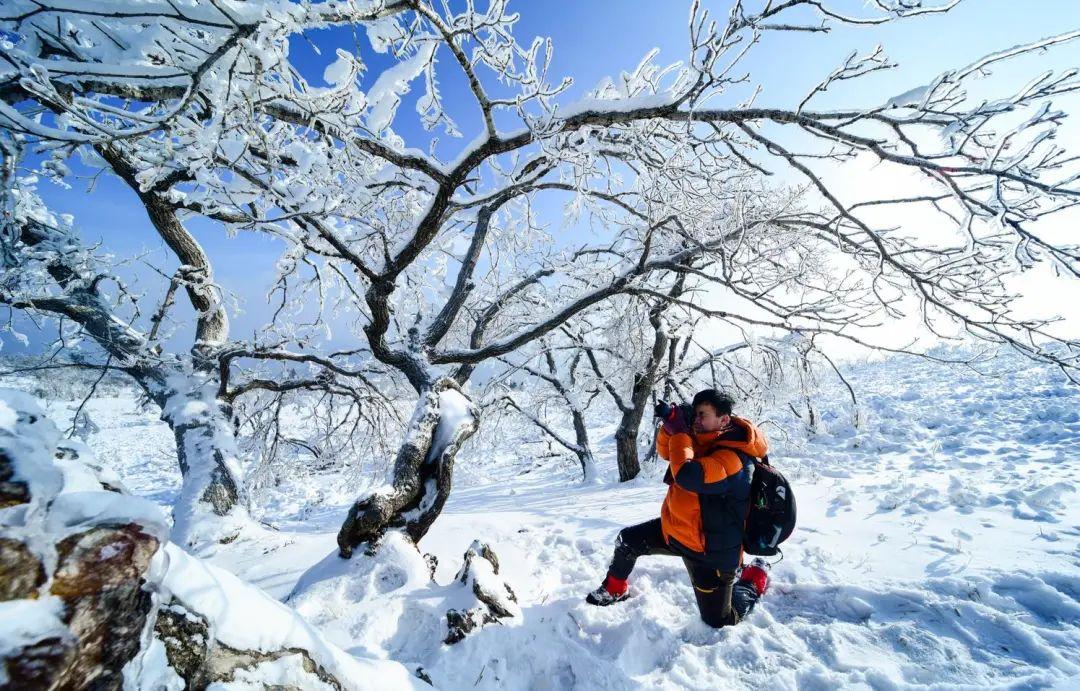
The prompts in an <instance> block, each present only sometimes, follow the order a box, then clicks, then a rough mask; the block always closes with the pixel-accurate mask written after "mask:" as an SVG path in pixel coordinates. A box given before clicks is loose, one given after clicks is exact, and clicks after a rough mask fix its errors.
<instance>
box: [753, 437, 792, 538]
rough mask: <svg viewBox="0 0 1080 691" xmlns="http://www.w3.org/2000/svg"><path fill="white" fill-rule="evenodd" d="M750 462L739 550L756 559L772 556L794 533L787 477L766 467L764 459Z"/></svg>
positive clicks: (766, 460) (766, 459) (767, 463)
mask: <svg viewBox="0 0 1080 691" xmlns="http://www.w3.org/2000/svg"><path fill="white" fill-rule="evenodd" d="M753 461H754V477H753V479H751V480H750V509H749V511H747V514H746V524H745V526H746V527H745V529H744V530H743V550H744V551H745V552H746V553H747V554H753V555H756V556H759V557H772V556H775V555H776V553H777V552H779V551H780V548H779V547H778V545H779V544H780V543H781V542H783V541H784V540H786V539H788V536H790V535H791V531H793V530H795V493H794V492H792V491H791V485H790V484H789V483H788V481H787V478H785V477H784V476H783V475H782V474H781V473H780V471H778V470H777V469H776V468H773V467H772V466H771V465H769V457H768V456H764V457H762V458H761V460H758V459H756V458H754V459H753Z"/></svg>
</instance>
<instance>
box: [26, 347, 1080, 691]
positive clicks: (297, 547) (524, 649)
mask: <svg viewBox="0 0 1080 691" xmlns="http://www.w3.org/2000/svg"><path fill="white" fill-rule="evenodd" d="M988 369H989V375H990V376H981V375H977V374H974V373H972V372H969V371H965V370H957V369H953V368H947V367H944V366H941V365H935V364H932V363H928V362H925V361H921V360H915V359H906V358H892V359H889V360H885V361H882V362H878V363H872V364H863V365H860V366H857V367H849V369H848V372H849V373H850V375H851V376H850V377H849V378H850V380H851V382H852V383H853V385H854V386H855V388H856V390H857V392H858V394H859V397H860V403H861V407H862V411H863V418H864V419H863V424H862V425H861V428H860V429H858V430H856V429H853V428H852V426H851V423H850V420H848V419H845V418H843V417H842V416H835V417H830V416H828V415H825V416H823V419H824V421H823V423H822V425H823V428H822V429H821V430H820V431H819V433H818V434H816V435H808V434H807V432H806V431H805V430H804V429H802V428H800V427H796V426H795V425H794V424H793V423H792V421H791V420H787V421H786V425H787V427H788V433H789V436H788V438H786V439H785V438H784V435H782V434H781V433H779V432H778V431H777V429H776V427H775V426H768V427H766V430H767V433H768V434H769V435H770V436H771V437H772V439H773V442H774V443H773V448H774V450H775V451H774V453H773V454H772V458H773V462H774V464H775V465H777V466H778V467H779V468H780V469H781V470H783V471H784V472H785V473H786V474H787V475H788V477H789V479H790V480H791V482H792V484H793V486H794V487H795V490H796V492H797V497H798V502H799V512H800V513H799V525H798V528H797V529H796V532H795V534H794V535H793V536H792V538H791V540H790V541H789V542H788V543H786V544H785V558H784V559H783V560H782V561H780V562H779V563H777V564H776V565H775V566H774V568H773V570H772V581H771V588H770V590H769V592H768V593H767V594H766V596H765V597H764V598H763V599H762V600H761V602H760V603H759V605H758V607H757V609H756V610H755V611H754V612H753V613H752V614H751V616H750V617H749V618H748V619H747V620H746V621H745V622H743V623H741V624H740V625H738V626H736V627H733V628H728V629H720V630H713V629H711V628H709V627H707V626H705V625H704V624H702V623H701V622H700V621H698V617H697V611H696V608H695V605H694V599H693V594H692V591H691V588H690V585H689V583H688V581H687V578H686V575H685V572H684V569H683V566H682V564H681V562H679V561H678V560H675V559H670V558H663V557H651V558H650V557H646V558H643V559H642V560H641V561H640V562H639V564H638V569H637V571H636V572H635V573H634V574H633V576H632V577H631V589H632V593H633V597H632V598H631V599H630V600H628V601H627V602H624V603H620V604H619V605H616V606H613V607H609V608H604V609H600V608H593V607H589V606H587V605H586V604H585V603H584V602H583V597H584V595H585V594H586V593H587V592H588V591H589V590H591V589H592V588H593V587H595V586H596V585H597V584H598V583H599V581H600V579H601V578H602V577H603V574H604V572H605V568H606V564H607V560H608V558H609V556H610V550H611V547H612V543H613V540H614V537H615V534H616V533H617V531H618V530H619V529H620V528H621V527H623V526H625V525H628V524H632V523H635V522H640V521H644V520H648V519H650V518H653V517H655V516H656V515H657V514H658V511H659V506H660V502H661V500H662V497H663V494H664V491H665V487H664V486H663V484H662V483H661V482H660V476H661V475H662V471H663V468H662V467H660V466H659V465H652V466H649V467H648V468H646V470H645V472H644V474H643V476H642V477H640V478H638V479H637V480H635V481H633V482H630V483H626V484H624V485H619V484H618V483H615V482H614V481H612V480H611V476H612V475H613V472H614V469H613V465H614V461H613V459H612V457H611V453H612V449H611V448H610V447H611V443H610V441H609V440H603V437H602V435H601V431H602V430H597V435H596V438H597V439H598V440H603V441H602V442H601V443H599V444H598V445H597V446H598V447H601V448H600V449H598V450H601V451H603V453H604V455H603V456H601V458H600V464H601V466H602V470H603V472H604V473H605V478H606V479H605V481H604V482H600V483H596V484H589V485H582V484H580V482H578V481H577V480H576V479H575V476H574V464H573V462H571V461H570V460H567V461H565V462H563V463H562V464H561V465H560V464H559V463H558V462H550V463H549V464H547V465H543V464H537V463H536V462H535V461H534V459H532V458H527V457H523V456H522V454H521V452H520V449H521V440H515V439H510V438H507V439H505V445H504V447H503V448H498V449H489V448H486V447H481V445H473V446H471V447H470V446H467V447H466V449H465V452H464V453H463V455H462V457H461V458H460V459H459V461H458V464H459V472H458V478H457V479H458V484H457V487H456V488H455V491H454V493H453V495H452V497H451V500H450V502H449V504H448V505H447V507H446V510H445V512H444V514H443V515H442V516H441V517H440V518H439V519H438V521H437V522H436V524H435V526H434V528H433V529H432V531H431V532H430V533H429V534H428V535H427V536H426V538H425V539H424V540H423V541H422V542H421V545H420V546H421V548H422V550H423V551H425V552H428V553H431V554H434V555H435V556H436V557H437V558H438V560H439V565H438V570H437V573H436V583H430V582H428V581H427V579H426V578H413V577H412V576H413V575H415V573H414V571H413V569H423V561H422V559H420V557H419V556H418V555H410V554H408V553H407V552H408V551H407V550H404V551H398V552H395V551H394V550H386V551H384V553H382V554H380V556H379V558H378V559H375V560H371V559H367V560H366V561H365V559H366V558H365V557H364V556H362V555H357V557H355V558H354V559H353V560H352V562H350V563H349V564H347V565H342V564H341V563H340V562H339V560H338V559H337V557H336V556H333V555H332V553H333V552H334V548H335V543H334V534H335V532H336V530H337V528H338V527H339V525H340V521H341V519H342V517H343V515H344V512H345V510H346V508H347V504H348V502H349V501H350V500H351V499H353V498H354V497H355V493H356V491H357V489H358V486H357V483H358V480H357V478H340V477H325V476H319V475H313V474H305V473H298V474H297V476H296V479H295V480H294V481H293V482H284V483H283V484H282V485H281V486H279V487H277V488H276V489H274V490H272V491H266V492H263V493H262V495H261V496H262V497H263V504H262V505H261V506H260V507H257V509H258V510H257V511H256V515H259V516H260V517H261V518H262V519H263V520H264V521H266V522H268V523H270V524H272V525H273V526H275V527H276V528H277V530H268V531H267V533H266V538H265V540H263V541H260V542H257V543H250V542H249V543H242V544H234V545H221V546H218V547H216V548H215V550H216V552H211V553H210V554H209V558H210V560H211V561H213V562H215V563H216V564H217V565H219V566H223V567H225V568H227V569H230V570H232V571H233V572H235V573H236V574H237V575H239V576H240V577H241V578H243V579H245V580H248V581H251V582H254V583H256V584H258V585H260V586H261V587H263V588H265V589H267V590H268V591H269V592H270V593H271V594H273V595H274V596H276V597H278V598H280V599H288V601H289V604H291V605H293V606H294V607H296V608H297V609H298V610H299V611H300V613H301V614H302V615H304V616H305V617H306V618H307V619H308V621H309V622H310V623H313V624H315V625H316V626H317V627H318V628H320V629H321V630H322V632H323V633H324V634H325V635H326V636H327V638H328V639H329V640H331V641H332V642H333V643H336V644H337V645H338V646H340V647H342V648H344V649H345V650H347V651H349V652H352V653H354V654H357V655H361V656H364V657H374V658H391V659H393V660H396V661H399V662H402V663H405V664H406V665H407V666H409V667H410V668H411V669H416V668H418V667H422V668H423V670H424V673H425V674H427V675H428V676H430V678H431V680H432V681H433V682H434V684H435V685H436V686H437V687H440V688H447V689H458V688H478V689H483V688H490V689H496V688H498V689H503V688H506V689H569V688H582V689H594V688H612V689H622V688H638V687H648V688H681V687H685V688H701V689H705V688H727V687H733V688H749V687H756V688H762V687H765V688H796V687H797V688H836V687H841V686H843V687H849V688H850V687H860V686H862V687H871V688H898V687H908V686H947V687H954V686H961V687H972V688H974V687H983V688H985V687H1001V686H1010V687H1024V688H1028V687H1035V688H1042V687H1055V688H1062V689H1064V688H1078V687H1080V505H1078V499H1080V494H1078V490H1080V388H1078V387H1076V386H1073V385H1070V384H1068V383H1067V382H1066V381H1065V380H1064V378H1063V377H1062V376H1061V375H1060V374H1059V373H1057V371H1056V370H1053V369H1051V368H1047V367H1044V366H1041V365H1034V364H1031V363H1030V362H1028V361H1026V360H1022V359H1019V358H1016V357H1012V356H1003V357H1001V358H999V359H998V360H996V361H994V362H993V363H992V364H990V365H989V366H988ZM9 384H10V382H9ZM27 385H28V384H26V383H25V382H24V386H27ZM828 395H833V394H828ZM835 396H837V397H839V396H840V393H839V392H835ZM825 400H826V399H823V401H825ZM50 404H51V413H52V414H53V416H54V417H55V418H56V419H57V421H58V423H59V424H60V425H61V427H63V425H65V424H66V422H67V420H68V419H69V418H70V415H71V412H72V411H73V410H74V408H75V407H76V406H77V405H78V401H52V402H50ZM88 409H89V411H90V415H91V417H92V419H93V420H94V421H95V423H96V424H97V425H98V426H99V427H100V431H99V432H97V433H94V434H92V435H91V436H90V437H89V439H88V443H89V445H90V446H91V447H92V448H93V449H94V450H95V451H96V452H97V455H98V458H99V459H100V460H102V461H103V462H105V463H106V464H108V465H111V466H112V468H113V469H114V470H115V471H116V472H117V473H118V474H119V475H120V477H121V479H122V480H123V482H124V484H125V485H126V486H127V487H128V488H129V489H130V490H131V491H133V492H134V493H137V494H140V495H142V496H145V497H148V498H150V499H152V500H154V501H156V502H158V503H161V504H162V505H163V506H167V505H168V503H169V502H170V501H171V500H172V499H173V498H174V497H175V495H176V492H177V491H178V488H179V474H178V472H177V470H176V468H175V461H174V460H173V459H172V458H171V457H170V441H171V439H170V433H169V431H168V429H167V428H166V427H164V426H163V425H162V424H161V423H160V422H158V421H157V420H156V418H155V416H154V414H153V413H149V412H139V411H138V409H137V407H136V404H135V401H134V398H133V397H130V396H126V395H120V396H119V397H112V398H102V399H100V400H95V401H91V402H90V403H89V405H88ZM778 420H780V418H778ZM525 470H529V472H527V473H526V472H523V471H525ZM477 538H479V539H482V540H483V541H485V542H487V543H488V544H490V546H491V547H492V548H493V549H494V551H495V552H496V554H497V555H498V557H499V561H500V564H501V567H502V568H501V571H500V576H501V577H504V578H505V579H506V580H507V581H508V582H509V583H510V584H511V585H512V586H513V588H514V590H515V592H516V595H517V605H518V607H519V608H520V615H519V616H516V617H513V618H511V619H508V620H504V623H503V624H502V625H492V626H488V627H486V628H484V629H482V630H480V631H478V632H475V633H473V634H472V635H470V636H469V637H467V638H466V639H465V640H464V641H462V642H460V643H458V644H456V645H453V646H446V645H443V644H442V643H441V640H442V638H443V637H444V635H445V619H444V616H443V613H444V612H445V609H446V606H447V602H448V599H452V596H453V594H452V591H451V590H449V589H448V588H447V586H448V585H450V584H451V583H452V581H453V579H454V576H455V574H456V573H457V571H458V569H459V567H460V566H461V560H462V554H463V553H464V552H465V550H466V549H467V548H468V546H469V545H470V543H472V541H473V540H474V539H477ZM298 582H299V583H300V584H301V585H300V586H299V587H297V583H298ZM294 589H295V591H294ZM290 594H291V596H290ZM375 685H376V686H378V684H375Z"/></svg>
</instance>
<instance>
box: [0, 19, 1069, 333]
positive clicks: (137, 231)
mask: <svg viewBox="0 0 1080 691" xmlns="http://www.w3.org/2000/svg"><path fill="white" fill-rule="evenodd" d="M747 4H748V5H750V6H754V5H755V4H756V3H754V2H748V3H747ZM862 5H863V3H861V2H858V1H857V0H855V1H847V2H844V1H841V2H836V3H833V6H834V7H836V8H839V9H841V10H845V11H849V12H851V13H855V12H865V11H866V10H865V9H863V8H862ZM703 6H704V7H706V8H708V9H709V10H710V11H711V12H712V13H713V14H714V16H716V17H718V18H723V17H724V16H726V14H727V12H728V8H729V7H730V2H727V1H724V2H717V1H713V2H704V3H703ZM511 8H512V9H513V10H514V11H516V12H518V13H520V15H521V19H520V21H519V23H518V25H517V27H516V30H515V34H516V35H517V36H518V37H519V40H520V42H521V43H524V44H526V45H527V44H528V43H529V41H530V39H531V37H532V36H550V37H551V38H552V39H553V42H554V46H555V53H554V60H553V63H552V66H551V72H550V74H551V75H552V79H553V81H557V80H558V79H560V78H561V77H562V76H564V75H565V76H570V77H572V78H573V79H574V84H573V86H572V87H571V88H570V90H569V92H568V93H567V94H566V95H565V97H564V98H563V99H562V101H563V102H570V101H572V100H574V99H575V98H577V97H580V96H582V95H583V94H584V93H585V92H587V91H588V90H589V89H591V88H592V87H594V86H595V85H596V84H597V83H598V82H599V81H600V80H601V79H602V78H603V77H604V76H607V75H617V74H618V73H619V72H620V71H622V70H629V69H632V68H633V67H634V66H636V65H637V63H638V62H639V61H640V59H641V57H642V56H643V55H644V54H645V53H646V52H648V51H649V50H650V49H652V48H653V47H657V48H659V49H660V55H659V58H658V60H659V61H660V62H674V61H677V60H680V59H683V58H684V57H685V55H686V51H687V49H686V46H687V27H686V25H687V18H688V12H689V2H682V1H678V0H662V1H657V0H653V1H652V2H647V1H645V0H620V1H618V2H616V1H614V0H611V1H604V0H592V1H584V0H578V1H576V2H575V1H568V0H528V1H526V0H520V1H519V2H516V3H512V4H511ZM1077 27H1080V2H1078V1H1077V0H1023V1H1017V0H979V1H976V0H969V1H968V2H966V3H961V5H960V6H959V7H957V8H956V9H954V10H953V11H952V12H950V13H948V14H946V15H929V16H924V17H919V18H914V19H910V20H905V21H903V22H897V23H893V24H887V25H884V26H876V27H864V28H854V27H839V28H836V29H835V30H834V31H833V32H832V33H831V34H830V35H822V34H802V33H776V34H771V35H769V36H767V37H766V39H765V40H764V41H763V43H762V45H760V46H758V47H757V48H756V49H755V50H754V52H753V53H752V54H751V56H750V57H749V58H748V59H747V60H746V61H745V63H744V69H745V70H746V71H748V72H750V73H751V84H752V85H757V84H760V85H761V86H762V92H761V96H760V97H759V99H758V103H759V104H760V105H776V106H789V107H790V106H792V105H794V104H796V103H798V101H799V100H801V97H802V95H803V94H804V93H805V92H806V91H807V90H808V89H809V88H810V87H811V86H812V85H813V84H815V83H816V82H818V81H819V80H820V79H821V78H822V77H823V76H825V75H826V74H828V72H829V71H831V70H832V69H833V68H834V67H835V66H836V65H838V64H839V63H840V62H841V61H842V60H843V59H844V58H845V57H846V56H847V55H848V54H850V53H851V52H852V51H855V50H858V51H859V52H861V53H864V52H867V51H869V50H871V49H872V48H873V47H874V46H875V45H877V44H879V43H880V44H883V45H884V46H885V49H886V52H887V54H888V55H889V56H890V57H891V58H892V59H893V61H895V62H898V63H899V64H900V67H899V68H897V69H895V70H891V71H888V72H885V73H881V74H878V75H873V76H871V77H870V78H868V79H864V80H859V81H858V82H857V83H855V84H850V85H843V86H841V87H840V88H837V89H835V90H832V91H830V92H829V93H827V94H825V95H824V97H823V98H821V99H820V101H819V105H820V107H835V106H837V105H838V104H844V105H845V106H848V105H872V104H875V103H880V102H881V101H883V100H884V99H886V98H888V97H890V96H892V95H895V94H897V93H900V92H903V91H906V90H907V89H909V88H911V87H914V86H919V85H921V84H924V83H926V82H928V81H929V80H930V79H931V78H932V77H933V76H934V75H936V74H937V73H939V72H940V71H942V70H944V69H947V68H951V67H957V66H961V65H964V64H967V63H969V62H971V61H973V60H975V59H976V58H978V57H980V56H982V55H984V54H986V53H989V52H992V51H995V50H1000V49H1002V48H1006V47H1009V46H1013V45H1016V44H1021V43H1027V42H1030V41H1033V40H1036V39H1038V38H1042V37H1044V36H1049V35H1053V34H1057V33H1061V32H1064V31H1068V30H1071V29H1075V28H1077ZM308 38H309V39H310V41H311V43H314V44H315V45H317V46H318V47H319V52H320V53H321V55H316V53H315V51H314V50H312V48H311V46H310V45H309V44H308V43H306V42H304V41H302V40H296V41H293V42H292V46H293V54H294V60H295V61H296V62H297V64H299V65H300V66H301V68H302V69H303V71H304V72H305V73H307V74H308V76H309V78H310V79H311V80H312V81H313V82H315V83H320V82H321V74H322V71H323V68H324V67H325V65H326V64H327V63H328V62H329V61H332V60H333V59H334V50H335V48H342V49H344V50H347V51H350V52H352V51H354V50H356V49H357V47H359V50H360V51H361V54H362V56H363V58H364V61H365V62H366V63H367V64H368V65H369V68H370V69H369V79H373V78H374V76H375V75H377V73H378V71H379V69H380V67H382V66H384V65H385V64H386V59H387V58H386V57H385V56H381V55H376V54H374V53H373V52H372V51H371V49H370V45H369V44H368V43H367V41H366V38H365V37H363V35H362V34H361V35H360V36H356V35H354V34H353V32H352V31H351V30H348V29H346V30H341V29H338V30H326V31H319V32H313V33H312V34H311V35H310V36H309V37H308ZM1076 65H1080V43H1077V44H1074V45H1069V46H1065V47H1064V48H1058V49H1056V50H1055V51H1053V52H1052V53H1050V54H1048V55H1047V56H1040V57H1038V58H1035V59H1029V60H1028V61H1027V62H1026V63H1023V64H1020V65H1017V66H1016V67H1015V68H1013V67H1010V68H1006V69H1003V70H1001V72H1002V73H1003V74H1005V75H1009V74H1010V72H1011V71H1014V72H1015V76H1016V77H1017V78H1019V76H1020V75H1022V74H1026V75H1032V74H1037V73H1039V72H1041V71H1045V70H1047V69H1062V68H1065V67H1069V66H1076ZM440 81H441V88H442V92H443V95H444V98H445V99H446V102H447V105H448V109H449V110H450V112H451V114H452V115H454V116H455V118H456V119H457V122H458V125H459V127H460V128H461V129H462V131H463V134H464V136H463V137H462V138H461V139H460V140H456V141H454V140H450V139H449V138H448V137H446V136H445V135H444V134H442V133H441V132H440V133H439V134H438V136H439V137H440V147H439V149H438V151H439V153H440V155H441V156H443V157H446V158H449V157H452V156H453V155H454V154H455V153H456V152H457V151H458V150H460V148H461V147H462V146H464V145H465V143H467V142H469V141H471V140H472V138H473V137H474V136H475V135H476V134H477V133H478V132H479V128H480V123H479V120H478V118H476V117H475V115H476V113H477V111H476V110H475V106H473V104H472V102H471V101H470V97H469V95H468V93H467V90H466V89H465V82H464V80H463V77H462V76H461V74H460V72H459V70H458V69H457V68H456V65H454V64H452V63H450V62H448V61H445V60H444V61H443V64H442V67H441V68H440ZM748 88H750V87H748ZM420 91H421V88H420V84H419V83H417V84H416V88H414V90H413V92H412V93H411V94H410V95H409V96H407V97H406V100H405V102H404V103H403V105H402V107H401V108H400V110H399V119H398V120H397V121H395V129H396V130H397V131H398V132H399V134H401V135H402V136H404V137H405V139H406V141H407V142H408V143H409V144H411V145H414V146H417V147H418V148H423V149H426V148H427V139H428V137H429V136H430V135H429V134H428V133H426V132H424V131H423V130H422V128H421V127H420V124H419V118H418V116H417V115H416V113H415V111H414V109H413V105H414V103H415V99H416V97H417V96H418V94H419V92H420ZM743 95H745V92H744V93H741V94H733V98H732V102H734V101H735V100H736V99H737V97H740V96H743ZM1073 131H1075V129H1074V130H1073ZM86 172H89V171H86ZM41 191H42V193H43V196H45V197H46V199H47V201H48V202H49V203H50V204H51V205H52V206H53V207H54V208H55V209H56V210H58V211H62V212H68V213H72V214H74V216H75V218H76V223H77V226H78V228H79V230H80V232H81V233H82V234H83V236H84V238H85V239H86V240H87V241H88V242H100V243H101V244H102V246H103V248H105V249H106V250H108V251H110V252H112V253H113V254H115V255H116V256H118V257H131V256H140V257H143V259H145V261H148V262H153V263H155V264H156V265H158V266H160V267H161V268H163V269H165V270H166V271H167V272H169V273H171V272H172V270H173V269H174V268H175V260H173V259H171V258H170V257H169V256H168V255H167V254H166V253H165V252H163V250H162V246H161V242H160V241H159V240H158V239H157V236H156V235H155V233H154V231H153V228H152V227H151V226H150V224H149V222H148V221H147V219H146V217H145V214H144V213H143V211H142V208H141V206H139V204H138V203H137V202H136V200H135V198H134V195H133V194H132V193H131V192H130V191H129V190H127V189H126V188H125V187H124V186H123V184H122V183H120V182H118V181H117V180H115V179H112V178H110V177H108V176H100V177H98V178H97V179H96V182H95V184H94V186H93V189H92V190H91V191H88V190H87V181H83V182H82V183H81V184H79V183H76V184H74V185H73V187H72V188H71V189H68V190H64V189H60V188H56V187H52V186H49V185H44V186H43V187H42V189H41ZM549 211H550V212H551V213H553V214H557V213H558V212H559V209H558V205H557V204H553V205H552V206H551V207H550V208H549ZM189 227H190V229H191V230H192V232H194V233H195V234H196V235H197V237H198V239H199V240H200V242H202V243H203V245H204V247H205V249H206V251H207V252H208V254H209V255H210V257H211V260H212V262H213V265H214V270H215V273H216V276H217V278H218V280H219V282H220V283H221V284H222V285H223V286H224V287H225V288H226V290H228V291H229V292H231V293H233V294H235V295H236V297H237V299H238V300H239V302H240V305H241V307H242V310H243V313H242V314H239V315H234V317H233V336H234V337H238V338H243V337H245V336H246V335H249V334H250V333H251V332H252V330H253V329H255V328H256V327H257V326H258V325H260V324H261V322H262V320H263V318H264V316H265V315H266V314H268V309H269V308H268V307H267V304H266V300H265V294H266V291H267V289H268V287H269V282H270V280H271V278H272V268H273V263H274V261H275V259H276V258H277V256H278V254H279V253H280V252H281V250H282V247H281V246H279V245H277V244H275V243H274V242H272V241H270V240H267V239H266V238H263V237H261V236H256V235H253V234H246V233H245V234H241V235H240V236H239V237H237V238H228V237H227V236H226V234H225V233H224V232H223V230H222V229H221V227H220V226H217V225H215V224H212V223H209V222H193V223H191V224H189ZM142 261H143V260H142V259H140V260H139V261H137V262H135V263H133V264H132V268H131V269H130V270H129V272H128V277H129V279H130V280H132V281H136V282H137V283H138V284H139V285H141V287H142V288H143V289H144V290H146V291H147V294H148V296H150V297H152V298H153V299H154V300H155V301H156V300H157V297H156V296H160V295H161V294H162V293H163V291H164V282H163V281H161V280H160V279H159V278H158V277H157V275H156V274H153V273H152V272H149V271H148V270H146V269H145V268H144V267H143V264H142ZM26 332H27V334H28V335H30V336H32V337H33V336H34V334H33V328H32V327H28V328H27V329H26ZM177 338H178V339H179V342H183V341H184V339H185V338H187V339H189V338H190V334H178V335H177ZM0 339H3V346H4V352H20V351H21V348H20V347H19V346H18V344H17V343H15V342H14V341H13V340H12V339H11V338H10V337H8V336H7V335H0ZM33 340H34V342H35V343H37V342H39V341H40V338H39V337H38V338H34V339H33ZM178 345H179V343H178ZM32 347H33V346H32Z"/></svg>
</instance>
